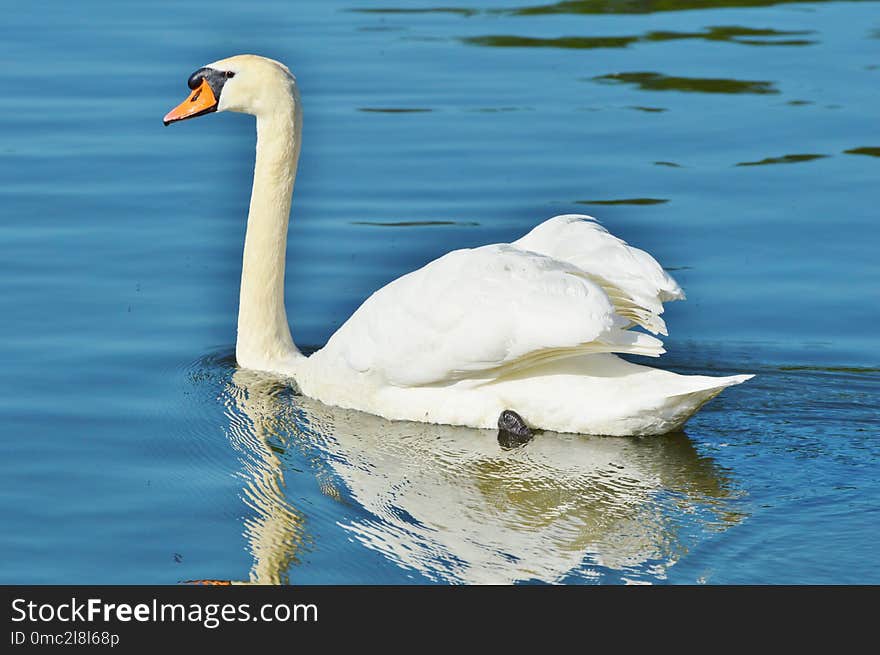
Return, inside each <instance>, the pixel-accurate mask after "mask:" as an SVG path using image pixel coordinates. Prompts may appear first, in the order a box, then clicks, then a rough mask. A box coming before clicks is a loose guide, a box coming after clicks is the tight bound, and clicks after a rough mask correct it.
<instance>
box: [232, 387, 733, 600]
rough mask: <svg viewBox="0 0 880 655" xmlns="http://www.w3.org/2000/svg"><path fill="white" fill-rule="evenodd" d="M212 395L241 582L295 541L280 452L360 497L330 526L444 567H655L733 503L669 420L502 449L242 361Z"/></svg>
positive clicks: (522, 570) (275, 566)
mask: <svg viewBox="0 0 880 655" xmlns="http://www.w3.org/2000/svg"><path fill="white" fill-rule="evenodd" d="M223 399H224V402H225V405H226V407H227V416H228V419H229V431H228V433H229V438H230V441H231V442H232V444H233V446H234V447H235V448H236V449H237V450H238V451H239V453H240V454H241V458H240V459H241V462H242V477H243V478H244V479H245V480H246V481H247V483H246V486H245V490H244V496H243V497H244V499H245V502H246V503H247V504H248V506H249V507H250V508H251V509H252V510H253V512H254V516H253V517H251V518H249V519H247V520H246V521H245V529H244V536H245V538H246V540H247V542H248V544H249V549H250V552H251V553H252V555H253V558H254V564H253V568H252V569H251V574H250V581H251V582H253V583H271V584H277V583H285V582H287V581H288V569H289V568H290V566H291V565H292V564H294V563H296V562H297V553H298V551H299V550H300V549H301V547H302V545H303V542H304V532H303V524H304V518H305V517H304V514H303V512H302V511H301V509H297V508H295V507H293V506H292V505H291V503H290V500H289V498H287V497H286V496H285V492H284V475H285V463H284V462H285V461H286V459H287V458H286V457H281V458H279V456H278V453H279V452H284V451H288V452H293V451H295V452H300V453H306V457H305V460H306V461H307V462H308V466H309V467H310V468H311V472H312V474H314V475H315V476H316V477H317V478H318V481H319V483H320V485H321V487H322V489H324V490H326V491H325V493H328V494H329V495H331V496H333V497H335V498H337V499H338V498H340V496H341V495H344V496H345V500H346V501H347V502H349V503H350V504H352V505H355V506H356V507H358V509H359V510H360V511H358V512H353V513H346V518H344V519H343V520H342V521H341V522H340V525H341V527H342V529H344V530H345V531H347V532H348V533H349V534H350V535H351V536H352V537H353V538H354V539H356V540H357V541H358V542H360V543H361V544H363V545H364V546H365V547H367V548H369V549H372V550H375V551H378V552H381V553H382V554H384V555H385V556H386V557H387V558H388V559H389V560H391V561H393V562H395V563H396V564H397V565H398V566H400V567H402V568H404V569H406V570H410V571H416V572H418V573H420V574H421V575H423V576H425V577H426V578H427V579H430V580H435V581H441V582H468V583H509V582H515V581H520V580H540V581H547V582H553V581H559V580H561V579H563V578H565V577H566V576H569V575H572V574H576V575H579V576H581V577H586V578H598V577H599V576H601V575H602V569H605V570H606V573H607V572H608V571H607V570H609V569H610V570H611V572H612V573H613V572H615V571H617V572H621V576H623V577H624V579H645V578H648V579H655V578H658V577H659V578H662V577H663V576H664V574H665V570H666V568H668V567H669V566H670V565H672V564H673V563H674V562H675V561H676V560H677V559H678V558H679V557H680V556H681V555H682V554H683V553H684V552H685V551H686V550H687V547H688V543H687V538H686V537H683V536H682V535H683V534H684V533H692V532H693V529H694V528H696V529H697V530H698V531H707V530H708V531H720V530H724V529H726V528H727V527H729V526H730V525H733V524H736V523H738V522H739V521H740V520H741V518H742V515H740V514H738V513H736V512H735V511H734V510H733V509H732V502H731V500H732V498H733V497H734V495H735V494H734V492H733V490H732V486H731V483H730V481H729V480H728V478H727V477H726V476H725V475H724V474H722V473H721V472H720V471H719V470H718V468H717V467H716V466H715V464H714V463H713V462H712V460H710V459H709V458H706V457H701V456H700V455H699V454H698V453H697V452H696V451H695V449H694V447H693V445H692V443H691V441H690V440H689V439H688V437H687V436H685V435H684V434H681V433H680V434H673V435H667V436H664V437H651V438H642V439H640V438H610V437H585V436H575V435H559V434H553V433H543V434H539V435H538V436H537V437H536V438H535V439H534V440H533V441H532V442H530V443H529V444H528V445H526V446H524V447H522V448H516V449H509V450H505V449H503V448H502V447H501V446H500V445H499V443H498V440H497V438H496V437H497V435H496V434H495V433H493V432H491V431H487V430H473V429H467V428H457V427H451V426H437V425H426V424H417V423H407V422H392V421H386V420H384V419H380V418H378V417H374V416H371V415H368V414H363V413H360V412H355V411H351V410H344V409H338V408H333V407H328V406H326V405H323V404H321V403H318V402H316V401H313V400H311V399H308V398H305V397H302V396H298V395H294V393H292V391H291V390H290V389H289V388H287V387H285V386H284V385H283V384H281V383H279V382H278V381H276V380H274V379H272V378H269V377H265V376H263V375H262V374H257V373H253V372H248V371H236V372H235V373H234V374H233V375H232V377H231V380H230V381H229V383H228V386H227V388H226V390H225V392H224V393H223ZM314 547H320V544H316V545H315V546H314Z"/></svg>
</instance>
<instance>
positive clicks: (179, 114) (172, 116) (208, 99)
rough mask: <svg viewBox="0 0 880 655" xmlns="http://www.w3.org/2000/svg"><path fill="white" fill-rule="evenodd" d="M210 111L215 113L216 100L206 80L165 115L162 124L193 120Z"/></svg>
mask: <svg viewBox="0 0 880 655" xmlns="http://www.w3.org/2000/svg"><path fill="white" fill-rule="evenodd" d="M212 111H217V98H215V97H214V92H213V91H212V90H211V85H210V84H208V81H207V80H205V79H203V80H202V83H201V84H200V85H199V87H198V88H197V89H196V90H195V91H193V92H192V95H190V97H189V98H187V99H186V100H184V101H183V102H181V103H180V104H179V105H177V106H176V107H175V108H174V109H172V110H171V111H169V112H168V113H167V114H165V118H164V119H163V120H162V122H163V123H165V125H170V124H171V123H174V122H176V121H182V120H184V119H186V118H194V117H196V116H201V115H202V114H208V113H210V112H212Z"/></svg>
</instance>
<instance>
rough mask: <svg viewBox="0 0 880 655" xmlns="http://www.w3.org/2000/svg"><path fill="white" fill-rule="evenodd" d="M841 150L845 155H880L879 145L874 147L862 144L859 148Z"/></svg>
mask: <svg viewBox="0 0 880 655" xmlns="http://www.w3.org/2000/svg"><path fill="white" fill-rule="evenodd" d="M843 152H844V154H846V155H866V156H868V157H880V147H876V146H862V147H860V148H850V149H849V150H844V151H843Z"/></svg>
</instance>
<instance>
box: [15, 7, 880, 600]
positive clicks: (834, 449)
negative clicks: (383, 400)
mask: <svg viewBox="0 0 880 655" xmlns="http://www.w3.org/2000/svg"><path fill="white" fill-rule="evenodd" d="M528 3H529V0H525V3H523V4H516V3H515V2H512V1H510V0H509V1H508V2H489V1H484V2H478V3H467V4H465V3H461V6H460V7H458V8H457V7H455V6H453V5H452V4H450V5H448V6H445V7H441V8H436V9H431V8H429V6H428V5H423V6H424V7H425V8H424V9H419V10H413V7H414V6H417V5H414V4H413V3H402V2H398V3H396V4H395V2H394V0H389V1H388V2H357V1H355V0H350V1H347V2H332V3H331V2H326V1H320V2H318V1H312V2H297V3H291V2H281V1H276V2H263V3H259V4H258V5H255V4H254V3H239V2H226V1H222V0H212V1H211V2H188V3H185V4H184V3H176V2H150V3H113V4H110V3H103V2H101V3H98V2H85V1H84V2H77V3H62V2H57V3H47V5H46V6H37V5H36V4H35V3H6V6H4V12H3V14H4V20H3V24H2V26H0V37H2V38H0V43H2V46H0V56H2V60H3V64H4V66H3V72H2V73H0V75H2V77H3V88H4V90H5V92H4V94H3V95H2V97H0V125H2V128H0V130H2V135H3V138H2V142H0V171H2V175H0V199H2V200H0V207H2V220H0V248H2V253H3V255H2V257H0V280H2V293H0V312H2V316H3V320H2V322H0V344H2V345H0V349H2V351H0V355H2V361H3V363H4V372H5V375H4V376H3V389H2V394H0V421H2V423H0V425H2V437H3V438H2V440H0V477H2V479H3V481H4V483H3V493H2V495H0V516H2V518H3V530H2V531H0V555H2V557H0V581H3V582H7V583H87V582H94V583H170V584H173V583H177V582H180V581H186V580H195V579H217V580H253V581H260V582H290V583H293V584H306V583H408V582H450V581H451V582H457V581H465V582H512V581H523V582H526V581H545V582H573V583H580V582H587V583H592V582H605V583H623V582H633V583H639V582H653V583H663V582H671V583H694V582H707V583H800V582H818V583H863V582H873V583H878V582H880V574H878V570H880V568H878V564H880V557H878V551H877V548H876V539H877V536H878V527H880V510H878V507H880V476H878V474H877V471H878V468H877V467H878V463H880V439H878V436H880V435H878V419H880V416H878V409H877V407H878V399H877V395H878V390H880V358H878V351H877V338H876V330H877V325H878V319H880V315H878V300H880V297H878V292H877V290H878V284H880V265H878V258H877V255H876V253H877V251H878V246H880V243H878V230H877V218H878V216H877V209H876V207H877V204H876V200H877V184H876V181H877V178H878V175H880V156H878V155H880V135H878V127H877V126H878V123H877V106H878V102H877V100H878V95H877V89H878V84H880V13H878V10H880V3H877V2H860V3H845V2H823V3H811V4H799V3H770V2H762V1H760V0H758V1H755V0H750V1H748V2H738V1H736V0H719V1H718V2H714V3H713V2H711V0H707V1H703V2H695V1H693V0H681V1H676V2H672V3H669V2H664V3H653V2H642V3H632V2H626V1H623V0H621V1H619V2H618V1H614V0H585V1H581V2H575V1H573V2H559V3H556V4H550V3H548V4H540V3H541V0H531V3H533V4H528ZM401 8H405V9H401ZM247 51H256V52H259V53H262V54H266V55H268V56H272V57H275V58H278V59H282V60H284V61H286V62H287V63H289V64H290V66H291V67H292V68H293V70H294V71H295V72H296V73H297V76H298V79H299V82H300V86H301V89H302V94H303V102H304V109H305V128H304V129H305V132H304V145H303V147H304V150H303V157H302V160H301V164H300V175H299V178H298V181H297V188H296V192H295V197H294V210H293V223H292V227H291V232H290V237H291V243H290V248H289V257H288V289H287V302H288V307H289V316H290V318H291V322H292V323H293V326H294V327H293V330H294V337H295V338H296V339H297V341H298V342H299V343H300V344H302V345H304V346H309V347H316V346H319V345H321V344H322V343H324V342H325V341H326V339H327V338H328V336H329V335H330V334H331V333H332V332H333V330H335V329H336V328H337V327H338V326H339V325H340V324H341V322H342V321H344V320H345V318H346V317H348V316H349V315H350V313H351V312H352V311H353V310H354V309H355V308H356V306H357V305H358V304H359V303H360V302H361V301H362V300H363V299H364V298H365V297H366V296H367V295H369V293H370V292H371V291H372V290H374V289H375V288H377V287H378V286H380V285H382V284H384V283H386V282H388V281H390V280H392V279H394V278H395V277H397V276H399V275H401V274H402V273H404V272H406V271H409V270H411V269H413V268H415V267H417V266H420V265H422V264H424V263H425V262H427V261H429V260H430V259H432V258H434V257H436V256H438V255H440V254H442V253H443V252H446V251H447V250H449V249H452V248H457V247H463V246H472V245H477V244H482V243H487V242H494V241H509V240H511V239H513V238H516V237H518V236H519V235H521V234H522V233H524V232H525V231H527V230H528V229H529V228H530V227H531V226H532V225H533V224H535V223H537V222H538V221H540V220H543V219H544V218H546V217H549V216H551V215H554V214H559V213H566V212H586V213H591V214H594V215H596V216H598V217H600V218H601V219H602V220H603V221H604V222H605V224H606V225H608V226H609V227H610V229H612V231H614V232H615V233H617V234H618V235H620V236H622V237H623V238H625V239H627V240H628V241H630V242H631V243H634V244H636V245H639V246H641V247H643V248H645V249H647V250H649V251H650V252H652V253H653V254H654V255H656V256H657V258H658V259H659V260H660V261H661V262H663V263H664V265H666V266H667V267H668V268H669V269H670V270H672V271H673V272H674V274H675V275H676V277H677V279H678V280H679V282H681V284H682V285H683V286H684V288H685V289H686V291H687V293H688V297H689V300H688V302H686V303H675V304H673V305H671V306H670V307H669V310H668V312H667V315H666V316H667V322H668V323H669V326H670V331H671V336H670V338H669V339H668V340H667V348H668V350H669V354H668V355H667V356H665V357H664V358H663V360H662V364H663V365H664V366H666V367H667V368H670V369H672V370H677V371H681V372H701V373H703V372H710V373H713V374H732V373H741V372H753V373H757V377H756V378H755V379H754V380H752V381H751V382H749V383H747V384H745V385H742V386H739V387H736V388H734V389H730V390H728V391H726V392H724V394H722V396H720V397H719V398H718V399H717V400H716V401H714V402H713V403H711V404H710V405H708V406H707V407H706V408H705V409H704V410H703V411H702V412H701V413H700V414H698V415H697V416H696V417H695V418H694V419H693V420H692V421H691V422H690V423H689V424H688V425H687V429H686V432H685V433H682V434H675V435H669V436H666V437H659V438H645V439H615V438H601V437H588V436H583V437H581V436H572V435H554V434H544V435H540V436H539V437H538V438H537V439H536V440H535V441H534V442H532V443H531V444H529V445H528V446H526V447H525V448H522V449H516V450H504V449H502V448H501V447H500V446H499V444H498V442H497V440H496V438H495V435H494V434H492V433H491V432H482V431H474V430H464V429H457V428H449V427H440V426H425V425H412V424H393V423H389V422H386V421H382V420H379V419H376V418H373V417H369V416H365V415H361V414H357V413H353V412H343V411H339V410H334V409H332V408H328V407H324V406H321V405H319V404H317V403H314V402H312V401H310V400H309V399H307V398H302V397H298V396H296V395H294V393H293V392H292V391H291V390H290V389H287V388H285V387H283V386H281V385H279V384H277V383H275V382H273V381H271V380H267V379H264V378H261V377H259V376H254V375H252V374H249V373H247V372H246V371H236V369H235V366H234V359H233V358H232V351H233V340H234V334H235V312H236V303H237V288H238V276H239V271H240V256H241V245H242V238H243V233H244V218H245V214H246V207H247V200H248V193H249V190H250V181H251V170H252V168H251V167H252V157H253V143H254V134H253V119H251V118H250V117H245V116H241V115H232V114H223V115H219V116H208V117H205V118H201V119H198V120H196V121H191V122H187V123H183V124H180V125H175V126H174V127H172V128H163V127H162V124H161V118H162V116H163V115H164V114H165V112H166V111H167V110H168V109H169V108H170V107H172V106H173V105H175V104H177V103H178V102H179V101H180V100H181V99H182V98H183V96H184V93H185V92H186V90H187V89H186V87H185V81H186V78H187V76H188V75H189V73H190V72H191V71H192V70H194V69H195V68H197V67H199V66H201V65H203V64H205V63H207V62H210V61H213V60H215V59H218V58H220V57H224V56H227V55H230V54H234V53H238V52H247Z"/></svg>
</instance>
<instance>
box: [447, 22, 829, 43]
mask: <svg viewBox="0 0 880 655" xmlns="http://www.w3.org/2000/svg"><path fill="white" fill-rule="evenodd" d="M812 33H813V32H811V31H804V30H794V31H784V30H783V31H780V30H774V29H769V28H762V29H756V28H751V27H741V26H739V25H722V26H714V27H707V28H706V29H705V30H703V31H701V32H669V31H660V32H648V33H646V34H644V35H641V36H639V35H627V36H560V37H557V38H537V37H527V36H515V35H510V34H489V35H484V36H469V37H465V38H463V39H461V40H462V42H463V43H468V44H470V45H480V46H488V47H494V48H573V49H592V48H626V47H628V46H630V45H633V44H634V43H657V42H663V41H679V40H683V39H704V40H706V41H723V42H727V43H739V44H741V45H757V46H805V45H812V44H814V43H815V41H811V40H809V39H778V38H777V37H781V36H803V35H807V34H812ZM745 37H748V38H745Z"/></svg>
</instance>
